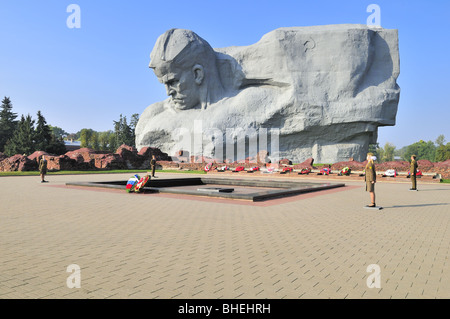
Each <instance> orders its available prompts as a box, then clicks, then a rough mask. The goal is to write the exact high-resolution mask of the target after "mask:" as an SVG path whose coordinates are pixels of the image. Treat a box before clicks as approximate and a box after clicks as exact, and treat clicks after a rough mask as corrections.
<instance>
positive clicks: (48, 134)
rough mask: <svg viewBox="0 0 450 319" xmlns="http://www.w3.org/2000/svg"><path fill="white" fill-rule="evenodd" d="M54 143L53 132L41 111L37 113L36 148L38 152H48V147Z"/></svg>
mask: <svg viewBox="0 0 450 319" xmlns="http://www.w3.org/2000/svg"><path fill="white" fill-rule="evenodd" d="M51 141H52V131H51V129H50V127H49V126H48V125H47V121H46V120H45V118H44V116H42V114H41V111H38V112H37V124H36V130H35V148H36V150H37V151H46V152H48V147H49V145H50V143H51Z"/></svg>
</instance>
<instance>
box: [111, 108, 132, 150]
mask: <svg viewBox="0 0 450 319" xmlns="http://www.w3.org/2000/svg"><path fill="white" fill-rule="evenodd" d="M114 135H115V137H116V143H115V144H116V145H117V146H120V145H122V144H125V145H128V146H135V141H134V140H135V137H134V130H133V129H132V128H131V127H130V126H129V125H128V124H127V117H126V116H122V114H120V118H119V121H114Z"/></svg>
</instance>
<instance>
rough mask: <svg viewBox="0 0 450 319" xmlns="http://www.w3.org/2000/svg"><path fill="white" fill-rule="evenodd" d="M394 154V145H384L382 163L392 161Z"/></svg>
mask: <svg viewBox="0 0 450 319" xmlns="http://www.w3.org/2000/svg"><path fill="white" fill-rule="evenodd" d="M394 153H395V145H394V144H392V143H389V142H387V143H386V144H385V145H384V152H383V157H382V161H383V162H390V161H393V160H394Z"/></svg>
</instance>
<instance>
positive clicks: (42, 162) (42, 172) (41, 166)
mask: <svg viewBox="0 0 450 319" xmlns="http://www.w3.org/2000/svg"><path fill="white" fill-rule="evenodd" d="M39 174H40V175H41V183H47V181H46V180H45V179H44V178H45V174H47V160H46V159H45V156H44V155H42V157H41V160H40V161H39Z"/></svg>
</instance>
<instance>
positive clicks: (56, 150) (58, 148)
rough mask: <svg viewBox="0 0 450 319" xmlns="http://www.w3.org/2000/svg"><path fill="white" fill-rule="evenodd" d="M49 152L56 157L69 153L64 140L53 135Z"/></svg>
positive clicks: (48, 148) (48, 147)
mask: <svg viewBox="0 0 450 319" xmlns="http://www.w3.org/2000/svg"><path fill="white" fill-rule="evenodd" d="M47 152H48V153H51V154H56V155H62V154H64V153H66V152H67V149H66V144H65V143H64V140H63V138H62V137H61V136H60V137H58V136H56V135H55V134H52V138H51V140H50V143H49V145H48V146H47Z"/></svg>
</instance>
